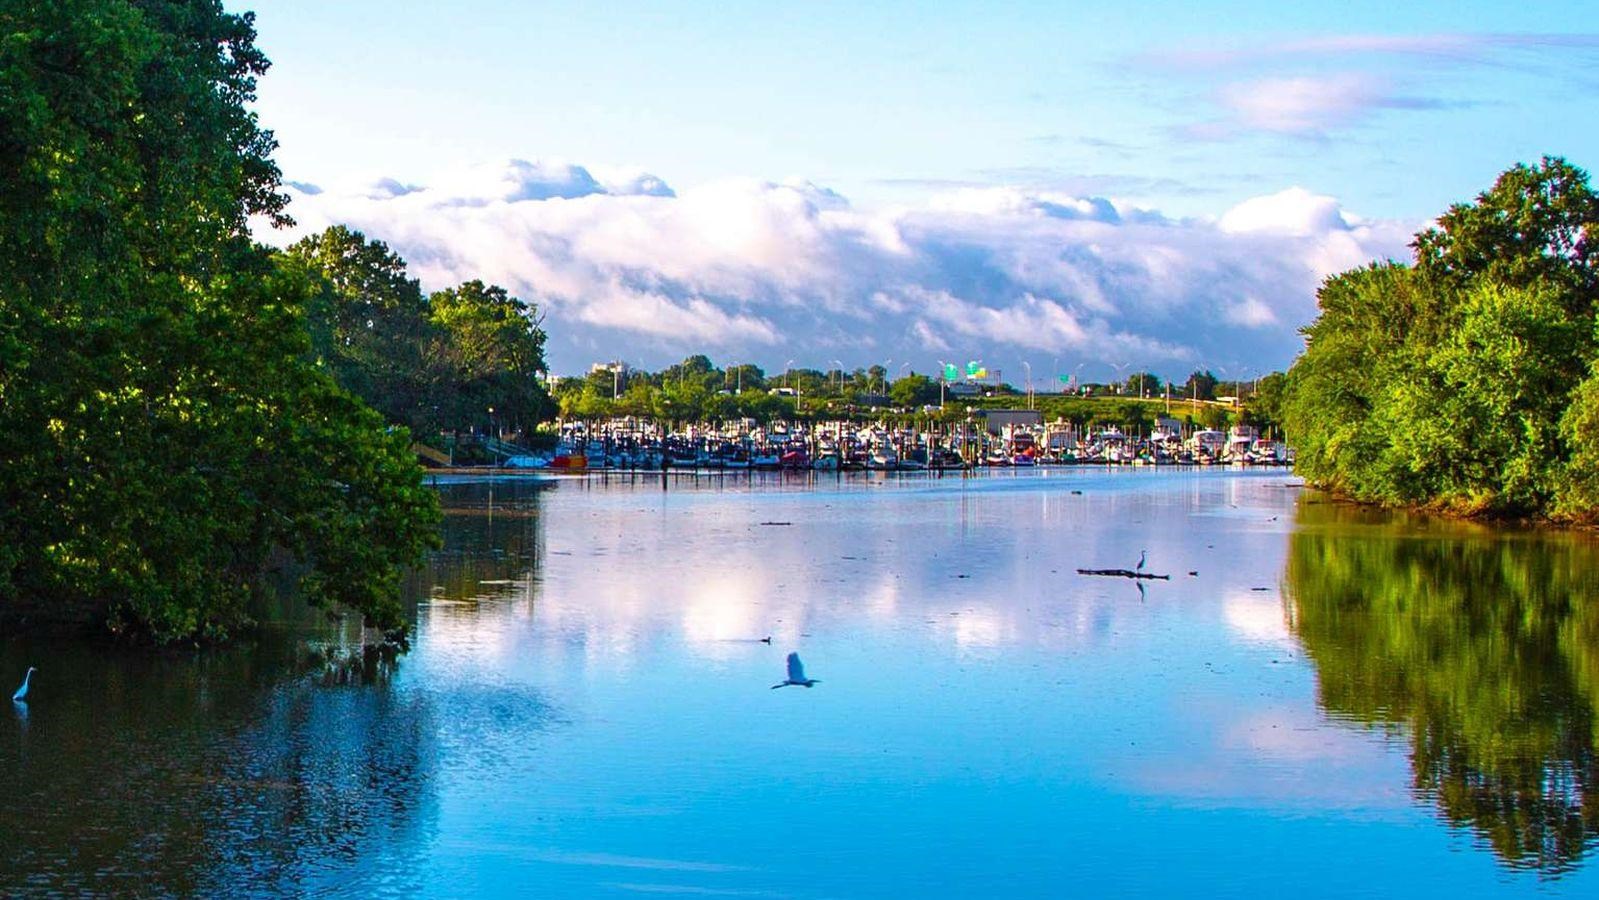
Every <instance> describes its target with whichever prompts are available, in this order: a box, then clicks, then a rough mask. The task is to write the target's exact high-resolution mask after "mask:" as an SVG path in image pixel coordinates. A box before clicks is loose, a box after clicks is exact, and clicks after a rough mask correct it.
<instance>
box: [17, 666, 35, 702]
mask: <svg viewBox="0 0 1599 900" xmlns="http://www.w3.org/2000/svg"><path fill="white" fill-rule="evenodd" d="M37 671H39V670H38V669H35V668H34V667H33V666H29V667H28V674H26V675H24V676H22V687H19V688H17V692H16V693H15V694H12V695H11V699H12V700H15V701H16V702H18V703H21V702H22V701H24V700H26V699H28V687H29V686H30V685H32V684H33V673H34V672H37Z"/></svg>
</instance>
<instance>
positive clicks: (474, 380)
mask: <svg viewBox="0 0 1599 900" xmlns="http://www.w3.org/2000/svg"><path fill="white" fill-rule="evenodd" d="M428 309H429V313H430V316H431V321H432V324H433V326H434V327H435V328H437V329H438V330H439V332H440V333H441V334H442V335H443V343H442V349H441V354H440V355H441V357H442V359H443V362H444V368H445V370H446V371H448V372H449V373H450V377H449V381H448V387H449V390H448V393H447V394H445V395H444V396H443V397H442V398H441V402H440V403H439V405H440V407H441V408H442V409H443V410H445V411H446V412H444V413H443V414H444V415H445V416H446V421H450V422H452V423H470V422H479V421H485V419H486V416H487V410H488V409H490V408H491V407H492V408H493V409H494V410H495V416H496V418H497V419H499V420H501V421H504V422H508V423H519V424H521V425H525V426H531V425H533V424H536V423H538V422H540V421H542V420H543V419H545V418H546V417H547V415H548V411H549V407H550V402H549V398H548V395H547V394H546V393H545V391H544V387H543V385H542V384H540V382H539V377H538V376H539V373H540V372H542V371H543V370H544V330H543V329H542V328H540V327H539V326H538V324H537V321H536V319H535V312H534V310H533V309H532V308H531V307H530V306H529V305H528V304H526V303H523V302H522V301H521V300H518V299H517V298H515V297H512V296H511V295H510V294H509V293H507V292H506V290H505V289H504V288H502V287H499V286H498V285H485V284H484V283H483V282H481V281H476V280H474V281H468V282H465V283H463V284H461V285H460V286H459V287H454V288H449V289H446V290H442V291H436V292H434V293H433V294H432V295H431V296H430V297H429V298H428ZM607 388H609V385H607ZM606 393H607V394H609V390H607V391H606Z"/></svg>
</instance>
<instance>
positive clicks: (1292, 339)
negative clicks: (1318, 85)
mask: <svg viewBox="0 0 1599 900" xmlns="http://www.w3.org/2000/svg"><path fill="white" fill-rule="evenodd" d="M289 192H290V194H291V196H292V198H293V202H292V205H291V209H290V211H291V213H292V214H293V215H294V217H295V218H296V219H297V220H298V222H299V224H298V226H297V227H296V228H295V229H294V230H293V231H291V232H275V233H270V234H267V233H263V235H262V236H263V237H264V238H266V239H268V240H272V241H275V242H279V243H287V242H288V241H291V240H294V239H295V238H297V237H299V236H301V235H303V234H307V233H310V232H314V231H319V230H321V229H323V228H325V227H327V226H329V225H332V224H345V225H348V226H350V227H352V228H355V229H358V230H360V231H363V232H365V233H366V234H367V235H368V236H369V237H373V238H377V239H380V240H383V241H386V242H388V243H389V244H390V245H391V246H392V247H393V248H394V249H395V250H396V251H397V252H399V253H400V254H401V255H402V256H403V257H405V259H406V260H407V261H408V262H409V263H410V265H411V268H412V274H413V275H415V276H417V277H419V278H420V279H421V280H422V282H423V285H424V286H425V287H427V288H430V289H431V288H438V287H443V286H445V285H449V284H453V283H456V282H459V281H461V280H464V279H467V278H483V279H485V280H490V281H494V282H497V283H500V284H502V285H505V286H506V287H507V288H509V289H511V290H512V291H513V292H514V293H516V294H517V295H519V296H521V297H522V298H523V299H526V300H531V301H534V302H537V303H538V304H539V307H540V309H541V311H543V312H544V313H545V314H546V315H547V318H546V320H545V327H546V329H547V330H548V332H549V335H550V342H549V356H550V362H551V365H552V368H553V369H554V370H555V371H557V372H573V371H578V370H581V369H584V368H586V367H587V365H588V364H589V363H590V362H593V361H595V360H600V359H611V358H618V357H620V358H623V359H627V360H629V361H631V362H634V363H635V364H639V365H645V366H650V367H654V366H658V365H661V364H663V363H666V362H671V361H675V360H677V359H680V358H682V356H683V355H684V354H686V353H690V352H709V353H711V354H713V355H714V356H716V357H717V358H718V359H720V360H723V361H726V360H734V359H736V360H741V361H756V362H761V363H764V364H765V365H767V366H768V367H773V368H778V367H781V366H782V364H783V363H784V362H785V361H786V360H788V359H791V358H792V359H795V360H796V361H797V362H796V364H797V365H806V364H809V365H815V366H827V365H830V364H831V361H832V360H834V359H840V360H842V361H844V362H845V363H846V364H848V365H850V366H854V365H868V364H871V363H873V362H879V363H881V362H883V361H884V360H890V359H892V360H895V361H898V362H899V363H905V362H909V363H911V364H913V365H914V366H915V367H916V368H917V369H919V370H921V371H930V370H932V369H933V368H934V366H935V364H936V363H937V361H938V360H940V359H949V360H969V359H980V360H984V361H985V363H986V365H987V366H988V367H989V368H991V369H996V368H997V369H1003V370H1004V371H1005V372H1006V373H1007V376H1008V377H1011V376H1013V380H1015V379H1017V378H1019V377H1020V375H1021V372H1022V366H1021V362H1022V361H1028V362H1029V363H1031V365H1032V367H1033V371H1034V372H1035V373H1036V374H1038V375H1040V376H1041V377H1042V375H1043V373H1044V372H1045V371H1047V370H1048V368H1049V367H1050V365H1052V364H1056V365H1058V366H1059V368H1060V370H1061V371H1069V370H1070V369H1071V368H1072V367H1075V366H1076V365H1077V364H1079V363H1087V364H1104V370H1103V371H1102V372H1098V373H1095V372H1094V370H1093V369H1092V368H1084V369H1083V371H1082V375H1083V376H1084V377H1085V378H1108V377H1109V376H1110V375H1111V374H1112V371H1113V370H1112V369H1111V368H1110V366H1111V365H1113V364H1114V365H1122V364H1132V365H1145V366H1148V367H1151V368H1153V369H1154V370H1155V371H1157V372H1164V373H1170V374H1178V373H1182V372H1186V371H1188V367H1192V366H1200V365H1204V366H1211V367H1219V366H1226V367H1229V368H1232V367H1241V366H1244V365H1248V366H1251V367H1253V368H1254V369H1256V370H1257V371H1258V370H1261V369H1267V368H1276V367H1282V366H1285V365H1287V363H1288V362H1289V361H1290V360H1291V359H1292V358H1293V356H1294V355H1295V354H1296V353H1297V352H1298V350H1299V348H1300V341H1299V337H1298V334H1297V329H1298V328H1299V327H1300V326H1302V325H1304V324H1305V323H1306V322H1308V321H1309V320H1310V319H1311V318H1312V317H1313V315H1314V312H1315V299H1314V294H1315V289H1316V286H1317V284H1318V283H1319V282H1320V280H1321V279H1322V278H1323V277H1324V276H1325V275H1327V274H1330V273H1332V272H1336V271H1339V270H1342V269H1345V268H1349V267H1351V266H1356V265H1360V264H1362V263H1364V262H1366V261H1368V260H1370V259H1373V258H1383V257H1390V256H1393V257H1403V256H1405V255H1406V253H1405V245H1406V242H1407V241H1408V239H1409V235H1410V232H1411V231H1413V230H1414V225H1415V223H1395V222H1367V221H1363V220H1361V219H1359V218H1358V217H1355V216H1352V215H1349V214H1348V213H1346V212H1345V211H1344V210H1343V209H1342V208H1341V207H1340V206H1339V204H1338V203H1337V201H1336V200H1334V199H1333V198H1330V197H1325V196H1320V195H1316V194H1313V193H1311V192H1309V191H1307V190H1304V189H1300V188H1291V189H1288V190H1285V191H1282V192H1279V193H1275V194H1270V195H1267V196H1263V197H1259V198H1255V199H1252V200H1248V201H1245V202H1244V203H1241V204H1238V205H1237V206H1235V207H1233V208H1231V209H1228V210H1218V213H1217V215H1216V216H1214V217H1211V218H1201V219H1177V218H1170V217H1167V216H1165V215H1163V214H1161V213H1160V212H1158V211H1154V210H1148V209H1140V208H1135V207H1132V206H1130V205H1127V204H1125V203H1122V202H1118V201H1117V200H1115V199H1111V198H1105V197H1079V196H1070V195H1066V194H1056V193H1049V192H1036V191H1024V190H1020V189H1012V188H1004V187H992V188H965V189H960V190H953V191H949V192H946V193H942V194H935V195H933V196H931V197H930V198H928V199H927V200H926V201H925V202H923V203H920V204H917V205H914V206H901V207H895V208H889V209H880V210H863V209H857V208H855V207H854V206H852V205H851V204H850V202H849V201H848V200H847V199H846V198H845V197H843V196H840V195H839V194H838V193H836V192H834V191H831V190H828V189H827V188H824V187H821V186H818V185H815V184H812V183H810V182H805V181H789V182H783V183H771V182H763V181H755V180H749V179H725V180H719V181H715V182H711V183H707V184H700V185H695V186H692V187H688V188H686V189H684V190H681V191H676V190H673V189H672V188H671V187H669V186H668V185H667V184H666V183H665V182H664V181H662V180H661V179H659V178H656V177H654V176H652V175H649V174H647V173H644V172H639V171H630V170H608V169H602V168H599V167H583V166H577V165H570V164H564V163H551V162H529V161H524V160H512V161H509V162H506V163H500V164H495V165H486V166H479V167H476V168H472V169H469V170H466V171H462V172H457V173H451V174H449V175H446V176H444V177H441V178H439V179H437V180H436V181H435V182H434V183H432V184H427V185H411V184H405V183H402V182H400V181H398V180H395V179H391V178H386V179H376V180H374V181H372V182H370V183H366V184H359V185H351V186H344V187H340V186H316V185H308V184H293V185H290V187H289ZM894 368H896V369H897V368H898V365H896V366H895V367H894Z"/></svg>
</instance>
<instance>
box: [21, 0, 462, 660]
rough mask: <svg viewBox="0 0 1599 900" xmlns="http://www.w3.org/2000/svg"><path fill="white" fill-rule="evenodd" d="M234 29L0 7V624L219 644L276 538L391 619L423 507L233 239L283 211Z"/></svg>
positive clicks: (423, 540)
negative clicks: (94, 625)
mask: <svg viewBox="0 0 1599 900" xmlns="http://www.w3.org/2000/svg"><path fill="white" fill-rule="evenodd" d="M254 37H255V35H254V28H253V24H252V19H251V17H250V16H248V15H242V16H241V15H231V14H228V13H226V12H225V11H224V10H223V9H222V6H221V4H220V3H218V2H215V0H187V2H179V0H60V2H53V3H6V4H4V5H3V6H0V354H3V355H0V360H3V363H4V365H3V367H0V421H3V422H4V423H5V425H6V427H5V428H4V429H0V455H3V458H4V459H5V460H6V464H5V466H3V467H0V500H3V502H0V546H4V547H5V551H4V553H3V554H0V618H5V619H8V620H10V621H12V622H26V623H35V624H37V623H40V622H46V621H52V622H71V623H85V622H98V623H102V624H104V625H106V626H108V627H110V628H111V629H112V630H113V631H115V632H118V633H123V634H141V635H148V636H150V637H152V638H154V639H156V640H161V641H167V640H174V639H180V638H189V637H198V636H205V637H221V636H224V635H226V634H227V633H229V632H230V631H231V630H232V629H234V628H236V627H238V626H240V625H242V624H244V623H245V622H246V616H245V613H244V609H245V600H246V598H247V597H248V596H249V594H250V593H251V592H252V591H253V590H254V589H255V588H256V586H257V585H258V584H259V583H260V579H261V576H262V574H263V572H264V570H265V569H266V568H267V567H268V566H269V565H271V564H274V563H275V562H277V561H278V560H277V558H278V557H279V556H280V555H283V554H286V555H287V556H289V557H292V558H293V559H294V560H296V561H297V564H298V571H299V572H300V574H301V575H302V582H303V584H304V587H305V588H306V590H307V592H308V595H309V596H310V597H311V598H312V599H313V600H315V601H317V602H321V603H324V604H343V605H346V606H348V607H349V608H351V609H352V610H354V611H356V612H357V613H360V614H364V615H366V616H367V617H369V619H370V620H371V621H372V622H373V623H374V624H376V625H379V626H383V627H390V626H394V625H397V624H399V623H400V622H401V621H402V619H401V616H400V615H399V609H398V606H397V584H398V582H397V579H398V576H399V568H400V567H401V566H403V565H407V564H411V563H414V562H415V561H416V560H417V559H418V558H419V557H420V554H421V552H422V550H423V549H424V548H425V547H426V546H428V545H429V544H430V543H431V542H432V541H433V540H434V539H435V528H434V525H435V522H436V518H437V514H438V513H437V503H436V499H435V498H434V496H433V495H432V493H431V492H429V491H427V490H425V489H424V488H423V487H422V486H421V481H420V479H421V474H420V471H419V470H418V469H417V467H416V464H415V461H414V459H413V458H412V457H411V455H410V453H409V450H408V443H409V442H408V440H407V438H406V437H404V436H403V435H401V434H398V433H394V432H390V431H388V430H387V429H385V428H384V426H383V423H382V421H381V419H379V417H378V416H376V415H375V414H374V413H372V412H371V411H370V410H368V409H366V408H365V407H364V406H363V405H362V404H361V403H360V402H359V401H358V400H356V399H355V398H353V397H352V396H350V395H349V394H348V393H346V392H344V391H342V390H340V389H339V388H338V386H337V385H336V384H335V383H334V381H333V380H332V379H331V378H330V377H329V376H328V375H327V374H326V373H324V372H322V371H319V370H318V369H317V368H316V367H315V366H314V364H312V363H311V362H310V355H311V340H310V336H309V329H308V325H307V319H306V310H307V308H308V306H309V305H310V303H311V298H312V296H313V286H312V285H311V284H309V283H308V282H307V280H306V279H305V278H304V277H303V273H299V272H295V271H292V270H290V269H288V268H286V267H283V266H280V265H278V264H277V262H276V261H275V260H274V258H273V257H272V255H271V254H269V253H268V252H267V251H265V250H262V249H260V248H259V247H257V246H255V245H254V244H253V242H252V241H251V240H250V238H249V234H248V231H247V228H246V222H247V220H248V219H249V217H251V216H259V217H265V218H266V219H269V220H270V219H281V218H282V216H281V213H282V210H283V207H284V198H283V197H282V195H281V194H280V193H279V192H278V183H279V181H278V179H279V176H278V171H277V168H276V166H275V165H274V164H273V163H272V161H271V156H270V154H271V151H272V149H273V146H274V144H273V141H272V137H271V135H270V133H268V132H265V131H262V130H261V129H260V128H259V127H258V126H257V124H256V121H255V117H254V114H253V113H251V112H249V110H248V104H249V103H250V102H251V101H252V100H253V98H254V90H255V79H256V77H257V76H259V75H260V74H261V73H263V72H264V71H265V69H266V66H267V62H266V59H265V58H264V57H263V56H262V55H261V53H260V52H259V51H258V50H257V49H256V48H255V46H254Z"/></svg>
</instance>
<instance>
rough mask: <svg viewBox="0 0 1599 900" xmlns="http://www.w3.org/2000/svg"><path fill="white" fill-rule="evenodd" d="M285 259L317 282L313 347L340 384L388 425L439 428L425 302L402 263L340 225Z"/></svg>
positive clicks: (312, 311)
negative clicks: (434, 409)
mask: <svg viewBox="0 0 1599 900" xmlns="http://www.w3.org/2000/svg"><path fill="white" fill-rule="evenodd" d="M284 256H285V259H286V264H288V265H293V266H297V267H301V268H303V270H304V271H305V272H306V273H307V274H308V276H310V277H312V278H313V279H315V282H316V284H317V287H318V290H317V291H316V293H315V294H314V295H313V298H312V301H311V303H310V306H309V310H308V311H309V315H310V328H311V344H312V348H313V352H314V353H315V354H316V356H317V358H318V359H319V360H321V361H323V362H325V363H326V365H327V366H328V368H329V370H330V371H331V372H332V374H333V377H334V378H335V379H336V380H337V381H338V383H339V386H340V387H342V388H344V389H345V390H347V391H350V392H351V393H353V394H356V395H357V396H359V397H361V398H362V399H364V400H365V401H366V402H367V403H368V404H369V405H371V406H372V408H374V409H376V410H377V411H379V412H380V413H382V414H383V415H384V416H385V417H386V418H387V419H388V420H389V421H391V422H396V423H404V424H407V425H410V426H412V427H414V428H417V429H419V430H420V429H423V428H425V427H426V426H427V425H430V424H436V423H433V422H432V421H431V419H432V415H431V414H432V411H433V407H434V406H435V405H436V403H437V398H436V397H434V396H433V394H434V392H435V390H436V389H437V388H438V386H439V381H440V377H439V376H440V374H441V373H439V372H437V371H432V370H430V368H429V365H428V364H429V363H430V362H432V360H431V359H430V358H429V357H430V354H429V353H428V351H429V350H430V349H431V347H430V345H431V344H432V342H433V341H434V340H435V337H436V336H435V333H434V329H433V328H432V327H431V324H430V322H429V321H428V317H429V313H428V303H427V298H426V297H424V296H423V294H422V288H421V285H420V284H419V283H418V282H417V281H416V280H415V279H413V278H411V277H410V275H409V274H408V273H407V272H406V268H405V260H403V259H401V258H400V257H399V256H398V255H396V254H395V253H394V252H393V251H391V250H390V249H389V248H388V246H387V245H386V244H384V243H383V242H381V241H369V240H367V239H366V237H365V235H363V234H361V233H360V232H358V231H351V230H350V229H348V228H345V227H344V226H342V225H335V226H333V227H332V228H329V229H327V230H326V231H324V232H322V233H320V234H317V235H313V236H311V237H307V238H303V239H302V240H300V241H298V242H296V243H295V244H293V245H292V246H290V247H289V248H288V249H287V250H286V251H285V252H284Z"/></svg>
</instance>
